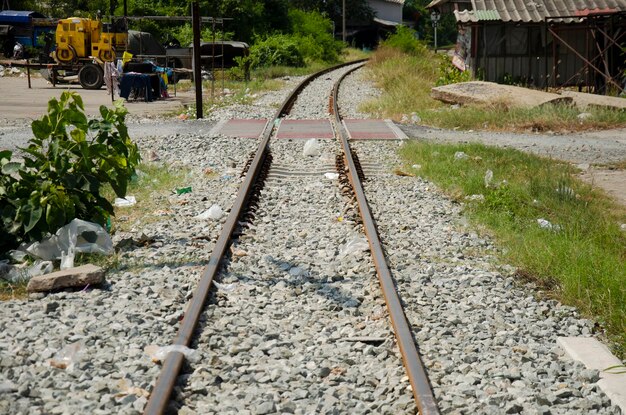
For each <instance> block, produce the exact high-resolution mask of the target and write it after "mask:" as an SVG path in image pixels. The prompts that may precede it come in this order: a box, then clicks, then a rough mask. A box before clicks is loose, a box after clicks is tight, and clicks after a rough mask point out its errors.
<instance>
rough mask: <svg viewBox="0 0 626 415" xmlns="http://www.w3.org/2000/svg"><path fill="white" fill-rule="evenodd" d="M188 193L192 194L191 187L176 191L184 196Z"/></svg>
mask: <svg viewBox="0 0 626 415" xmlns="http://www.w3.org/2000/svg"><path fill="white" fill-rule="evenodd" d="M186 193H191V186H189V187H181V188H180V189H176V194H177V195H184V194H186Z"/></svg>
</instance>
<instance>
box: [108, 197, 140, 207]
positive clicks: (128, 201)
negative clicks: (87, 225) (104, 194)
mask: <svg viewBox="0 0 626 415" xmlns="http://www.w3.org/2000/svg"><path fill="white" fill-rule="evenodd" d="M136 204H137V199H135V196H126V197H124V198H121V197H116V198H115V201H113V206H117V207H127V206H133V205H136Z"/></svg>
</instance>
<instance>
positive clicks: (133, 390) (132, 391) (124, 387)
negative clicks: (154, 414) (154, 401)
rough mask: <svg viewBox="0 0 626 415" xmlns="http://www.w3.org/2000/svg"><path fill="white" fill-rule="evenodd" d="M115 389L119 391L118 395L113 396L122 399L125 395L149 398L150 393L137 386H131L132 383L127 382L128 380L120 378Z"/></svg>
mask: <svg viewBox="0 0 626 415" xmlns="http://www.w3.org/2000/svg"><path fill="white" fill-rule="evenodd" d="M117 388H118V389H119V391H120V392H119V393H116V394H115V395H114V396H115V397H116V398H122V397H124V396H127V395H135V396H143V397H146V398H147V397H148V396H150V392H148V391H147V390H145V389H142V388H140V387H138V386H133V385H132V383H130V382H129V381H128V379H125V378H122V379H120V380H119V382H118V383H117Z"/></svg>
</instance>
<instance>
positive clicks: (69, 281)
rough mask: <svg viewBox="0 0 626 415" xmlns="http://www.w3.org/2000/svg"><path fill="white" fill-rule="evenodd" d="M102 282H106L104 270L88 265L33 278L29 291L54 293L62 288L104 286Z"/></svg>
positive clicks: (29, 283) (29, 284)
mask: <svg viewBox="0 0 626 415" xmlns="http://www.w3.org/2000/svg"><path fill="white" fill-rule="evenodd" d="M102 282H104V269H103V268H101V267H97V266H95V265H92V264H87V265H81V266H80V267H76V268H70V269H65V270H61V271H57V272H53V273H50V274H46V275H39V276H37V277H33V278H31V280H30V281H29V282H28V287H27V290H28V291H29V292H41V291H52V290H59V289H62V288H70V287H84V286H86V285H94V284H102Z"/></svg>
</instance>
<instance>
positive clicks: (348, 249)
mask: <svg viewBox="0 0 626 415" xmlns="http://www.w3.org/2000/svg"><path fill="white" fill-rule="evenodd" d="M369 247H370V246H369V244H368V243H367V239H365V238H363V237H362V236H358V235H356V236H354V237H353V238H352V239H351V240H350V241H348V243H346V244H345V245H344V247H343V249H342V250H341V252H340V253H339V255H338V258H339V259H343V258H345V257H347V256H348V255H354V254H357V253H359V252H365V251H367V250H368V249H369Z"/></svg>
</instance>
